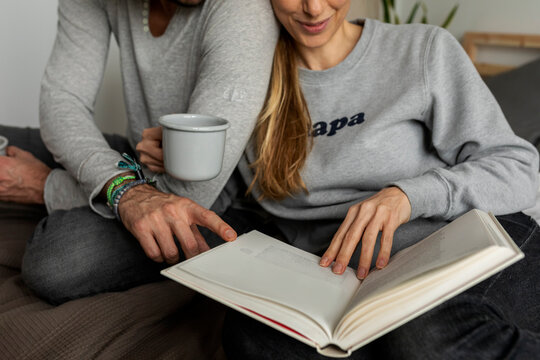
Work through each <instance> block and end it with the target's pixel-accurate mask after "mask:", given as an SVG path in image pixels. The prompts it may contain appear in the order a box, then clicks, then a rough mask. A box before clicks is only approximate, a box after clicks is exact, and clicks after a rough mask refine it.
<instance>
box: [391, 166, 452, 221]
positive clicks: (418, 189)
mask: <svg viewBox="0 0 540 360" xmlns="http://www.w3.org/2000/svg"><path fill="white" fill-rule="evenodd" d="M390 185H391V186H397V187H398V188H400V189H401V190H402V191H403V192H404V193H405V195H407V197H408V198H409V202H410V203H411V218H410V220H414V219H416V218H419V217H422V218H430V217H435V218H442V219H446V218H447V216H448V213H449V211H450V209H451V205H452V203H451V197H450V191H449V186H448V185H447V183H446V181H445V180H444V179H443V178H442V177H441V176H440V175H439V174H437V173H436V172H434V171H430V172H427V173H425V174H423V175H421V176H419V177H415V178H412V179H404V180H399V181H395V182H393V183H391V184H390Z"/></svg>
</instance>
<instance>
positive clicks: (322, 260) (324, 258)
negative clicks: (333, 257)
mask: <svg viewBox="0 0 540 360" xmlns="http://www.w3.org/2000/svg"><path fill="white" fill-rule="evenodd" d="M329 263H330V259H329V258H327V257H326V256H323V258H322V259H321V262H320V263H319V265H321V266H328V264H329Z"/></svg>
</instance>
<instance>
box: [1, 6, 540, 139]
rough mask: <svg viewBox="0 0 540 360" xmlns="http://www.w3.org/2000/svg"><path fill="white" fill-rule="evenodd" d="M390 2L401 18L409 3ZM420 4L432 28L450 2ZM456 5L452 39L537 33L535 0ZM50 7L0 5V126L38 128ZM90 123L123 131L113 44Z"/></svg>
mask: <svg viewBox="0 0 540 360" xmlns="http://www.w3.org/2000/svg"><path fill="white" fill-rule="evenodd" d="M396 1H398V5H399V9H400V11H401V13H402V14H405V13H407V12H408V9H410V7H411V6H412V4H413V3H414V1H415V0H396ZM424 1H425V2H426V3H427V5H428V8H429V11H430V21H431V22H432V23H440V22H442V21H443V19H444V18H445V15H446V14H447V12H448V11H449V10H450V8H451V7H452V6H453V4H454V3H455V2H454V1H452V0H450V1H442V0H424ZM456 1H458V0H456ZM378 3H379V0H352V6H351V13H350V16H349V18H358V17H364V16H368V17H372V16H374V14H375V13H376V12H377V6H378ZM460 4H461V5H460V9H459V11H458V13H457V16H456V18H455V20H454V22H453V23H452V25H451V26H450V28H449V30H450V31H451V32H452V33H453V34H454V35H455V36H456V37H458V38H461V36H462V35H463V33H464V32H465V31H497V32H517V33H535V34H540V21H539V20H538V17H539V15H540V0H515V1H510V0H461V1H460ZM56 5H57V0H24V1H21V0H1V1H0V51H1V52H0V124H7V125H16V126H38V100H39V83H40V80H41V76H42V74H43V69H44V67H45V64H46V62H47V59H48V57H49V54H50V51H51V48H52V44H53V41H54V35H55V33H56V21H57V15H56ZM402 17H403V16H402ZM485 53H486V54H488V55H489V52H485ZM481 55H482V54H481ZM503 55H505V54H499V55H497V57H498V58H500V59H502V62H501V63H514V62H517V63H522V62H525V61H527V60H528V59H530V58H532V57H536V56H537V53H536V52H534V54H531V53H525V54H523V55H522V56H521V57H516V56H515V55H512V56H510V58H511V59H508V60H504V56H503ZM96 122H97V123H98V126H99V127H100V128H101V129H102V130H103V131H106V132H116V133H123V132H124V129H125V123H126V119H125V112H124V103H123V98H122V90H121V83H120V70H119V60H118V50H117V48H116V44H115V43H114V41H111V51H110V54H109V60H108V65H107V70H106V74H105V81H104V84H103V87H102V89H101V91H100V93H99V95H98V100H97V103H96Z"/></svg>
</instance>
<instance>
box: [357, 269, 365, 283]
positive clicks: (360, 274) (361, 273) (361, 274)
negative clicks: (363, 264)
mask: <svg viewBox="0 0 540 360" xmlns="http://www.w3.org/2000/svg"><path fill="white" fill-rule="evenodd" d="M356 276H357V277H358V278H359V279H360V280H364V278H365V277H366V269H364V268H360V269H358V274H357V275H356Z"/></svg>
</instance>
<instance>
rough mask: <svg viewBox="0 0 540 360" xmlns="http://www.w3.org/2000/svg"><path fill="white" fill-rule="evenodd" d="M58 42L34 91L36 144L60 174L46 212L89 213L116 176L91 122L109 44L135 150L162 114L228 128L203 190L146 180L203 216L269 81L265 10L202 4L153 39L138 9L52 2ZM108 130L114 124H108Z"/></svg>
mask: <svg viewBox="0 0 540 360" xmlns="http://www.w3.org/2000/svg"><path fill="white" fill-rule="evenodd" d="M58 15H59V23H58V33H57V38H56V42H55V44H54V48H53V52H52V55H51V57H50V60H49V63H48V65H47V68H46V71H45V75H44V78H43V81H42V88H41V100H40V123H41V134H42V137H43V140H44V142H45V144H46V146H47V147H48V149H49V150H50V151H51V152H52V154H53V155H54V157H55V159H56V160H57V161H58V162H59V163H61V164H62V165H63V166H64V167H65V169H66V171H64V170H55V171H53V172H52V173H51V175H50V176H49V178H48V179H47V183H46V187H45V201H46V205H47V208H48V210H49V211H52V210H55V209H62V208H71V207H73V206H78V205H84V204H88V203H90V205H91V206H92V207H93V208H94V209H95V210H97V211H98V212H99V213H100V214H102V215H103V216H107V217H111V216H112V214H111V212H110V211H109V210H108V209H107V208H106V207H105V206H104V205H103V204H100V203H99V202H96V201H93V200H94V198H95V197H96V196H97V194H99V192H100V190H101V189H102V187H103V186H104V184H105V183H106V182H107V180H109V179H110V178H111V177H113V176H114V175H116V174H118V173H120V172H122V170H119V169H117V168H116V167H115V164H116V163H117V162H118V161H119V160H120V159H121V158H120V155H119V154H118V153H117V152H115V151H113V150H111V149H110V148H109V146H108V145H107V143H106V142H105V140H104V138H103V136H102V134H101V133H100V131H99V130H98V129H97V127H96V125H95V123H94V121H93V107H94V102H95V99H96V94H97V92H98V89H99V86H100V84H101V79H102V77H103V72H104V67H105V63H106V58H107V53H108V46H109V39H110V37H111V33H112V34H113V35H114V37H115V39H116V41H117V43H118V45H119V48H120V57H121V67H122V78H123V85H124V97H125V102H126V109H127V116H128V138H129V141H130V143H131V145H132V147H133V148H134V147H135V145H136V144H137V142H139V141H140V139H141V133H142V130H143V129H145V128H148V127H153V126H158V123H157V121H158V118H159V117H160V116H161V115H164V114H168V113H199V114H211V115H215V116H219V117H222V118H225V119H228V120H229V121H230V123H231V127H230V129H229V130H228V131H227V140H226V141H227V146H226V151H225V159H224V164H223V170H222V172H221V173H220V175H219V176H218V177H217V178H216V179H213V180H211V181H206V182H182V181H178V180H175V179H173V178H171V177H169V176H168V175H155V176H154V174H148V172H147V175H150V176H153V177H155V178H156V179H157V181H158V187H159V188H160V189H161V190H163V191H166V192H172V193H176V194H178V195H181V196H185V197H188V198H191V199H193V200H194V201H196V202H198V203H199V204H201V205H203V206H205V207H210V206H211V205H212V204H213V203H214V202H215V201H216V199H217V198H218V195H219V194H220V192H221V190H222V189H223V187H224V185H225V184H226V182H227V179H228V178H229V177H230V175H231V173H232V171H233V170H234V168H235V167H236V164H237V163H238V160H239V159H240V157H241V155H242V152H243V151H244V148H245V146H246V143H247V141H248V139H249V136H250V134H251V132H252V129H253V127H254V125H255V122H256V117H257V114H258V112H259V111H260V109H261V107H262V104H263V101H264V98H265V94H266V90H267V86H268V80H269V77H270V70H271V64H272V56H273V52H274V48H275V43H276V40H277V35H278V27H277V26H276V22H275V18H274V16H273V14H272V9H271V6H270V2H269V1H268V0H226V1H222V0H206V1H204V2H203V4H202V5H200V6H197V7H180V8H178V10H177V13H176V14H175V15H174V17H173V18H172V20H171V23H170V24H169V26H168V28H167V30H166V32H165V34H164V35H162V36H161V37H159V38H154V37H153V36H152V35H151V34H150V33H149V32H148V28H147V27H145V25H146V24H147V21H148V19H147V16H148V9H147V8H145V7H144V2H143V1H142V0H60V1H59V7H58ZM111 121H114V119H111Z"/></svg>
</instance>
